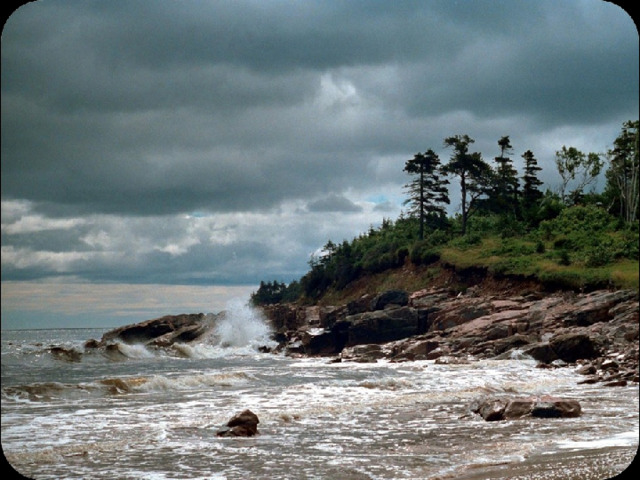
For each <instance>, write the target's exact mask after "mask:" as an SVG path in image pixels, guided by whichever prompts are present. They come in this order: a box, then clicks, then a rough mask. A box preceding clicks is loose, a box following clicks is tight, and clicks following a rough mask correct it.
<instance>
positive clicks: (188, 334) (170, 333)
mask: <svg viewBox="0 0 640 480" xmlns="http://www.w3.org/2000/svg"><path fill="white" fill-rule="evenodd" d="M215 318H216V315H205V314H204V313H191V314H181V315H166V316H164V317H160V318H155V319H153V320H147V321H144V322H140V323H136V324H133V325H125V326H123V327H118V328H115V329H113V330H110V331H108V332H107V333H105V334H104V335H103V336H102V340H101V341H100V344H102V345H106V344H107V343H108V342H110V341H114V340H118V341H121V342H124V343H140V344H152V345H154V346H159V347H167V346H170V345H172V344H173V343H176V342H182V343H186V342H191V341H194V340H196V339H198V338H200V337H201V336H202V335H204V334H205V333H207V332H209V331H210V329H211V327H212V326H213V324H214V322H215Z"/></svg>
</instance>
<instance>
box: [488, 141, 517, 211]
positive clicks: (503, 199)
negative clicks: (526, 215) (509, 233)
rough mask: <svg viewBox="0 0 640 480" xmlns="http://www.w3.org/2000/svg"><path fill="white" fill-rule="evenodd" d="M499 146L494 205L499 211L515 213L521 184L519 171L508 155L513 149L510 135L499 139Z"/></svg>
mask: <svg viewBox="0 0 640 480" xmlns="http://www.w3.org/2000/svg"><path fill="white" fill-rule="evenodd" d="M498 146H499V147H500V156H499V157H495V158H494V160H495V162H496V163H497V168H496V183H495V186H494V192H493V200H494V202H493V203H494V205H493V206H494V209H496V210H497V211H498V212H499V213H505V212H510V213H515V212H516V209H517V205H518V188H519V186H520V185H519V183H518V172H517V171H516V169H515V168H514V167H513V160H511V158H510V157H509V156H508V155H509V154H511V153H512V151H513V147H512V146H511V141H510V140H509V136H508V135H507V136H504V137H502V138H501V139H500V140H498Z"/></svg>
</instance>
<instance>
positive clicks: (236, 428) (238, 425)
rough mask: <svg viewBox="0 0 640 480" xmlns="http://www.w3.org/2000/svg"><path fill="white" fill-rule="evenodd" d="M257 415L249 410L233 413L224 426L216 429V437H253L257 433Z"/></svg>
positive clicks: (258, 421)
mask: <svg viewBox="0 0 640 480" xmlns="http://www.w3.org/2000/svg"><path fill="white" fill-rule="evenodd" d="M258 423H260V420H258V416H257V415H256V414H255V413H253V412H252V411H251V410H244V411H242V412H240V413H238V414H236V415H234V416H233V417H232V418H231V420H229V421H228V422H227V425H226V427H224V428H222V429H220V430H218V432H217V433H216V435H217V436H218V437H253V436H254V435H257V434H258Z"/></svg>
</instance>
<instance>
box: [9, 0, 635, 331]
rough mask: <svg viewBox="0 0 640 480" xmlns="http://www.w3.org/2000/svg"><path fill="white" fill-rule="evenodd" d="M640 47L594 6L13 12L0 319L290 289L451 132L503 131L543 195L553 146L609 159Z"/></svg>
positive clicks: (89, 317) (142, 2) (480, 1)
mask: <svg viewBox="0 0 640 480" xmlns="http://www.w3.org/2000/svg"><path fill="white" fill-rule="evenodd" d="M638 57H639V55H638V31H637V29H636V26H635V24H634V22H633V20H632V18H631V17H630V16H629V15H628V14H627V13H626V12H625V11H624V10H622V9H621V8H620V7H618V6H616V5H614V4H611V3H608V2H605V1H602V0H566V1H557V0H550V1H529V0H526V1H525V0H504V1H500V0H465V1H454V0H442V1H436V0H416V1H402V0H393V1H389V0H381V1H373V0H367V1H364V0H363V1H357V0H346V1H342V0H341V1H337V0H336V1H331V0H317V1H296V2H292V1H275V0H254V1H244V0H226V1H225V0H215V1H197V0H186V1H181V2H177V1H167V0H136V1H123V0H111V1H91V0H69V1H67V0H39V1H36V2H33V3H29V4H26V5H24V6H22V7H20V8H19V9H18V10H17V11H15V12H14V13H13V14H12V15H11V16H10V17H9V18H8V19H7V20H6V23H5V25H4V29H3V32H2V172H1V173H2V176H1V181H2V328H3V329H4V328H17V327H23V328H24V327H47V326H49V327H57V326H76V325H86V326H90V325H104V326H112V325H119V324H124V323H131V322H134V321H140V320H146V319H148V318H154V317H156V316H161V315H165V314H174V313H183V312H186V313H192V312H216V311H219V310H221V309H223V308H224V306H225V301H226V300H227V299H228V298H231V297H235V296H244V297H246V296H247V295H248V293H249V292H251V291H253V290H255V288H256V287H257V285H258V283H259V282H260V280H272V279H277V280H279V281H285V282H289V281H291V280H294V279H299V278H300V277H301V276H302V275H303V274H304V273H305V272H306V271H307V270H308V264H307V262H308V260H309V256H310V255H311V254H312V253H313V252H314V251H317V250H318V249H319V248H321V247H322V246H323V245H324V244H325V243H326V242H327V240H329V239H331V240H333V241H335V242H341V241H342V240H351V239H353V238H354V237H355V236H357V235H359V234H360V233H362V232H365V231H366V230H367V229H368V228H369V227H370V226H371V225H373V226H377V225H379V224H380V222H381V221H382V219H383V218H391V219H396V218H397V217H398V215H399V214H400V212H401V211H402V202H403V200H404V199H405V195H404V189H403V185H404V184H406V183H407V182H408V181H409V179H408V177H407V176H406V174H405V173H404V172H403V171H402V169H403V167H404V163H405V161H406V160H408V159H410V158H412V157H413V155H414V154H415V153H417V152H422V151H425V150H427V149H430V148H431V149H433V150H434V151H436V152H437V153H438V154H439V155H440V157H441V159H442V161H443V162H446V161H447V160H448V158H449V155H450V152H449V151H448V150H445V149H444V148H443V139H444V138H445V137H448V136H451V135H456V134H467V135H469V136H470V137H472V138H473V139H475V144H474V145H473V148H474V150H475V151H479V152H481V153H482V154H483V157H484V158H485V160H487V161H491V159H493V157H495V156H496V155H497V154H498V153H499V150H498V145H497V141H498V139H499V138H500V137H502V136H504V135H509V136H510V138H511V143H512V145H513V147H514V155H513V158H514V161H515V164H516V167H517V168H518V169H519V170H520V172H521V166H522V158H521V155H522V153H523V152H524V151H526V150H532V151H533V153H534V154H535V156H536V158H537V159H538V162H539V164H540V166H542V167H543V172H542V174H541V176H542V178H543V179H544V180H545V181H546V182H547V184H546V187H548V188H551V189H555V188H557V186H558V184H559V177H558V176H557V174H556V172H555V167H554V164H553V158H554V155H555V151H556V150H559V149H560V148H561V147H562V146H563V145H566V146H575V147H576V148H578V149H580V150H582V151H584V152H590V151H594V152H604V151H606V150H607V149H608V148H610V147H611V146H612V142H613V140H614V139H615V138H616V136H617V135H618V134H619V133H620V129H621V126H622V123H623V122H624V121H626V120H632V119H637V118H638V88H639V83H638V68H639V66H638ZM455 187H456V184H455V182H452V184H451V188H452V189H455ZM452 197H454V198H455V192H453V193H452ZM458 208H459V202H457V201H453V202H452V206H451V211H452V213H455V211H456V210H457V209H458Z"/></svg>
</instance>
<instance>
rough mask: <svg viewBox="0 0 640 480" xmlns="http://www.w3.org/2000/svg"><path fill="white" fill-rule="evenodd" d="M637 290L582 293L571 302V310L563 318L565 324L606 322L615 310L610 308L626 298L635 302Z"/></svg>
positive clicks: (576, 324)
mask: <svg viewBox="0 0 640 480" xmlns="http://www.w3.org/2000/svg"><path fill="white" fill-rule="evenodd" d="M637 297H638V294H637V292H634V291H632V290H618V291H615V292H608V291H596V292H592V293H589V294H587V295H584V296H583V297H582V298H580V299H579V300H578V301H577V302H575V303H574V304H573V310H572V311H571V312H570V313H569V314H568V315H567V316H566V317H565V318H564V320H563V322H564V324H565V326H579V327H580V326H587V325H592V324H594V323H597V322H607V321H609V320H611V319H612V318H613V317H614V314H615V313H616V312H612V311H611V309H612V308H613V307H614V306H616V305H618V304H620V303H621V302H626V301H627V300H631V299H634V300H636V303H637Z"/></svg>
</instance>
